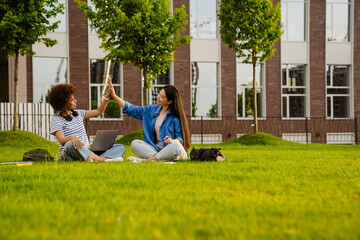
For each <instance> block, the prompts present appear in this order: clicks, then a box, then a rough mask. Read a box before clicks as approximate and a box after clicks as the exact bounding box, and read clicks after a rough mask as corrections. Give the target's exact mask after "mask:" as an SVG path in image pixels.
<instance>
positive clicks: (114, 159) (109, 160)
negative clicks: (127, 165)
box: [105, 157, 124, 162]
mask: <svg viewBox="0 0 360 240" xmlns="http://www.w3.org/2000/svg"><path fill="white" fill-rule="evenodd" d="M122 161H124V159H123V158H122V157H117V158H109V159H106V160H105V162H122Z"/></svg>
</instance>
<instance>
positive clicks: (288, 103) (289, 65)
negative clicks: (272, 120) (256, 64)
mask: <svg viewBox="0 0 360 240" xmlns="http://www.w3.org/2000/svg"><path fill="white" fill-rule="evenodd" d="M300 65H302V66H304V71H305V72H304V78H305V79H303V82H304V86H291V85H290V82H289V67H291V66H300ZM283 66H286V77H287V78H286V85H283V81H284V79H283ZM289 88H293V89H304V92H305V93H295V94H291V93H284V91H283V90H284V89H289ZM308 93H309V81H308V65H307V64H302V63H282V64H281V118H282V119H286V120H298V119H306V118H307V117H308V106H309V98H308V95H309V94H308ZM291 96H295V97H304V116H303V117H291V116H290V97H291ZM284 97H285V98H286V115H287V116H284Z"/></svg>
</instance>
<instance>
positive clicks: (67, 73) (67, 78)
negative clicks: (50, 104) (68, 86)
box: [32, 55, 70, 103]
mask: <svg viewBox="0 0 360 240" xmlns="http://www.w3.org/2000/svg"><path fill="white" fill-rule="evenodd" d="M35 58H51V59H55V58H57V59H66V79H65V82H58V83H56V82H53V83H51V84H50V85H49V86H50V88H49V90H50V89H51V87H52V86H55V85H56V84H59V83H69V77H70V76H69V58H68V57H52V56H36V55H34V56H33V57H32V79H33V81H32V87H33V89H32V92H33V100H32V101H33V102H34V103H35V101H34V100H35V85H37V84H36V83H35V82H36V81H35V79H36V78H35V76H34V75H35V70H34V62H35V61H34V59H35ZM42 85H46V84H42ZM44 96H45V97H46V95H43V94H41V97H44ZM44 102H46V100H45V101H44Z"/></svg>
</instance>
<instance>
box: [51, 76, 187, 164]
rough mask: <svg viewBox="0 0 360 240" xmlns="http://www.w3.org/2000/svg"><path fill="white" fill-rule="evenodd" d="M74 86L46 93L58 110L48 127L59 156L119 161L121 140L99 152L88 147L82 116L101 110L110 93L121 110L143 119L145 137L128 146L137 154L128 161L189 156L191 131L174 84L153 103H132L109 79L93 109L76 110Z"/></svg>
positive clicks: (88, 116) (120, 159)
mask: <svg viewBox="0 0 360 240" xmlns="http://www.w3.org/2000/svg"><path fill="white" fill-rule="evenodd" d="M75 93H76V89H75V87H74V86H73V85H72V84H58V85H56V86H54V87H53V88H52V89H51V91H50V94H49V100H50V104H51V106H52V107H53V108H54V110H55V111H60V113H59V114H58V115H57V116H55V117H54V118H53V120H52V122H51V126H50V131H51V134H53V135H55V136H56V138H57V139H58V141H59V143H60V145H61V146H60V151H59V160H65V159H69V160H81V159H85V160H86V161H122V156H123V154H124V152H125V148H124V146H123V145H121V144H114V146H113V147H112V148H111V149H109V150H107V151H105V152H104V153H103V154H101V155H100V156H99V155H97V154H95V153H93V152H92V151H91V150H89V148H88V147H89V140H88V138H87V135H86V131H85V126H84V123H83V120H84V118H90V117H96V116H99V115H101V114H103V113H104V111H105V109H106V106H107V103H108V100H109V98H110V96H112V97H113V99H114V100H115V101H116V102H117V103H118V104H119V106H120V107H121V108H123V111H122V112H123V113H125V114H128V115H129V116H131V117H134V118H136V119H141V120H142V126H143V132H144V141H142V140H134V141H133V142H132V143H131V150H132V151H133V153H134V154H136V155H137V157H129V158H128V160H129V161H133V162H143V161H151V160H157V159H159V160H161V159H166V160H175V159H186V158H188V154H187V149H188V148H189V147H190V134H189V129H188V125H187V120H186V115H185V112H184V109H183V105H182V102H181V97H180V94H179V92H178V90H177V89H176V87H174V86H171V85H167V86H165V87H164V88H163V89H162V90H161V91H160V92H159V94H158V96H157V104H156V105H153V104H152V105H147V106H142V107H139V106H135V105H132V104H131V103H129V102H127V101H124V100H123V99H121V98H120V97H118V96H117V95H116V93H115V90H114V87H113V85H112V83H111V80H109V89H108V92H107V94H106V95H105V96H104V99H103V101H102V103H101V104H100V105H99V107H98V109H96V110H75V109H76V100H75V98H74V95H75Z"/></svg>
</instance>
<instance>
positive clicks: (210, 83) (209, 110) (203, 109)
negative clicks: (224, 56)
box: [191, 62, 219, 117]
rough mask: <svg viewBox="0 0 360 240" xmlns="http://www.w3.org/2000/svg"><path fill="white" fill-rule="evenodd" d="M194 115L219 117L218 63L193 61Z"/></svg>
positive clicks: (192, 90)
mask: <svg viewBox="0 0 360 240" xmlns="http://www.w3.org/2000/svg"><path fill="white" fill-rule="evenodd" d="M191 76H192V77H191V97H192V98H191V100H192V101H191V102H192V111H191V116H192V117H200V116H204V117H218V116H219V99H218V98H219V95H218V92H219V90H218V88H219V83H218V64H217V63H203V62H192V63H191Z"/></svg>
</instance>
